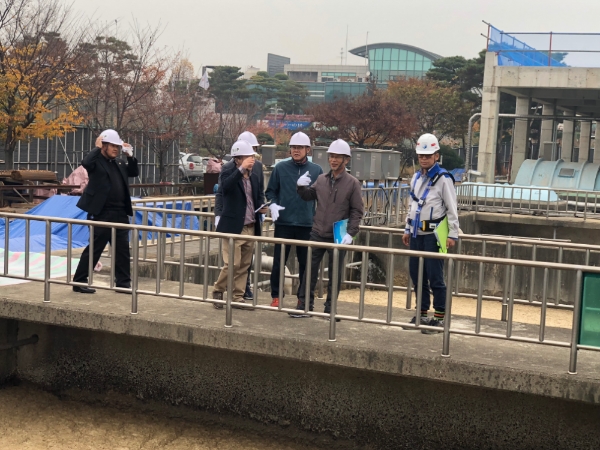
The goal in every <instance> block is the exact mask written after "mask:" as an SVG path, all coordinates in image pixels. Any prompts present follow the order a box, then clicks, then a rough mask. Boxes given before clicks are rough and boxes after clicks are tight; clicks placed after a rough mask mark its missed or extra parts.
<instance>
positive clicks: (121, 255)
mask: <svg viewBox="0 0 600 450" xmlns="http://www.w3.org/2000/svg"><path fill="white" fill-rule="evenodd" d="M121 152H122V153H123V154H125V155H126V156H127V162H125V161H123V160H122V159H120V158H117V157H118V156H119V154H120V153H121ZM81 165H82V166H83V167H84V168H85V169H86V170H87V173H88V177H89V183H88V185H87V186H86V188H85V191H83V194H82V195H81V199H79V202H77V206H78V207H79V208H80V209H82V210H84V211H86V212H87V213H88V220H95V221H99V222H114V223H129V217H128V216H133V208H132V206H131V195H130V193H129V180H128V178H133V177H137V176H138V174H139V172H138V166H137V159H135V157H134V156H133V148H132V147H131V145H129V144H126V143H124V142H123V141H122V140H121V138H120V137H119V133H117V132H116V131H115V130H105V131H103V132H102V133H100V136H99V137H98V139H97V140H96V147H95V148H94V149H93V150H92V151H91V152H90V153H88V154H87V155H86V156H85V158H83V161H82V163H81ZM90 239H93V240H94V254H93V255H92V267H96V264H97V263H98V260H99V259H100V256H101V254H102V251H103V250H104V247H106V244H107V243H109V242H110V243H111V246H112V248H113V251H114V252H115V263H116V265H115V278H116V280H115V281H116V286H117V287H121V288H126V289H129V288H131V278H130V266H129V265H130V262H129V232H128V231H127V230H123V229H117V239H116V242H111V229H110V228H102V227H94V235H93V236H90ZM89 248H90V247H89V246H87V247H86V248H85V250H84V251H83V253H82V254H81V258H80V260H79V264H78V265H77V269H76V270H75V275H74V276H73V281H75V282H77V283H87V282H88V268H89V258H90V254H89ZM73 291H75V292H81V293H84V294H93V293H94V292H96V290H95V289H93V288H91V287H87V286H73Z"/></svg>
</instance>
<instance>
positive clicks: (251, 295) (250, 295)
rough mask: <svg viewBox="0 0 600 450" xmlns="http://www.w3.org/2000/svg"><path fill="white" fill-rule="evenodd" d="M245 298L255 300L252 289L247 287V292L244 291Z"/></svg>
mask: <svg viewBox="0 0 600 450" xmlns="http://www.w3.org/2000/svg"><path fill="white" fill-rule="evenodd" d="M244 300H250V301H252V300H254V295H253V294H252V291H251V290H250V289H246V292H244Z"/></svg>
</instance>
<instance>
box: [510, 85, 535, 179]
mask: <svg viewBox="0 0 600 450" xmlns="http://www.w3.org/2000/svg"><path fill="white" fill-rule="evenodd" d="M530 108H531V99H530V98H529V97H517V108H516V111H515V113H516V114H522V115H525V114H529V109H530ZM528 147H529V119H515V134H514V136H513V152H512V160H511V166H510V181H514V180H515V179H516V178H517V173H518V172H519V169H520V168H521V164H523V161H525V156H526V155H527V148H528Z"/></svg>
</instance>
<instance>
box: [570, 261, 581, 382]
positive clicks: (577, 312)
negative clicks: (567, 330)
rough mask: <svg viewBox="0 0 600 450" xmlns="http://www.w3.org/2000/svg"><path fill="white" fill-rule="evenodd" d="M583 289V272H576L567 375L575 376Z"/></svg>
mask: <svg viewBox="0 0 600 450" xmlns="http://www.w3.org/2000/svg"><path fill="white" fill-rule="evenodd" d="M582 289H583V272H582V271H581V270H578V271H577V278H576V282H575V302H574V303H573V307H574V309H573V325H572V328H571V330H572V332H571V351H570V358H569V374H570V375H575V374H577V345H578V343H579V327H580V320H579V318H580V316H581V300H582V299H581V290H582Z"/></svg>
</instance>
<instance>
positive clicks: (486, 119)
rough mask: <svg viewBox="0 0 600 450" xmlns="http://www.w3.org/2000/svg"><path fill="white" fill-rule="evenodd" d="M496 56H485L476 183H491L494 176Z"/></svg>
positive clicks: (497, 104) (497, 100)
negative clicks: (478, 176)
mask: <svg viewBox="0 0 600 450" xmlns="http://www.w3.org/2000/svg"><path fill="white" fill-rule="evenodd" d="M496 58H497V57H496V54H495V53H494V52H487V53H486V55H485V71H484V75H483V97H482V104H481V131H480V134H479V154H478V157H477V170H478V171H479V172H481V173H482V175H483V176H482V178H479V179H477V181H483V182H485V183H493V182H494V180H495V175H496V146H497V143H498V113H499V111H500V91H499V90H498V88H497V87H496V86H495V85H494V72H495V67H496Z"/></svg>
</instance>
